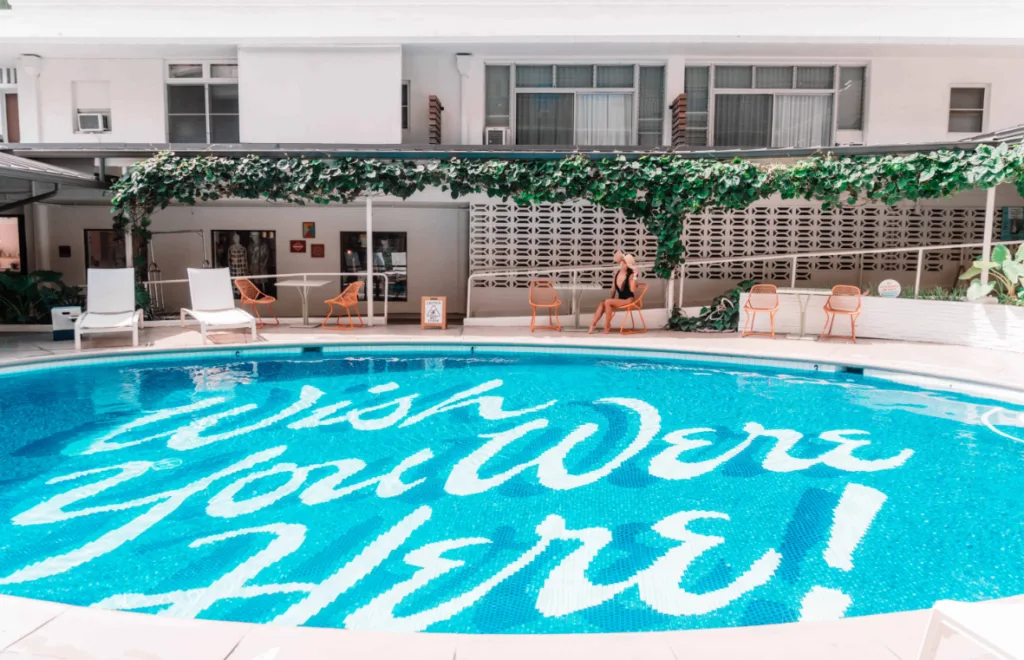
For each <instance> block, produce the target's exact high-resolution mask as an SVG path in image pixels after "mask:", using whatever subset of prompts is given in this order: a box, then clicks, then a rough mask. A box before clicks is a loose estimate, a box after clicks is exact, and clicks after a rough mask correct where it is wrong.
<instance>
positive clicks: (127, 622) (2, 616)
mask: <svg viewBox="0 0 1024 660" xmlns="http://www.w3.org/2000/svg"><path fill="white" fill-rule="evenodd" d="M424 341H439V342H458V343H512V344H531V345H538V346H550V347H555V346H588V347H607V348H643V349H659V350H682V351H688V352H694V353H703V354H720V355H748V356H751V355H752V356H758V357H762V358H769V359H776V360H778V359H789V360H793V359H799V360H811V361H814V362H820V363H828V364H846V365H855V366H861V367H866V368H874V369H883V370H900V371H907V372H912V373H916V374H924V375H934V376H945V377H952V378H956V379H964V380H969V381H974V382H976V383H989V384H996V385H1002V386H1007V387H1011V388H1014V389H1018V390H1021V391H1024V354H1017V353H1000V352H993V351H986V350H981V349H970V348H964V347H956V346H936V345H928V344H912V343H897V342H882V341H869V340H863V341H860V342H858V343H857V344H855V345H854V344H850V343H848V342H845V341H830V342H817V341H795V340H786V339H777V340H771V339H762V338H748V339H740V338H739V337H737V336H736V335H693V334H680V333H670V332H661V331H659V332H650V333H648V334H646V335H638V336H625V337H623V336H620V335H618V334H612V335H593V336H587V335H586V334H580V333H563V334H558V333H540V332H538V333H534V334H531V333H530V332H529V331H528V330H527V329H522V328H463V327H453V328H449V329H448V330H445V331H440V330H427V331H422V330H420V329H419V327H418V326H404V325H398V326H391V327H383V328H366V329H362V330H357V331H353V332H338V331H333V332H327V331H322V330H320V329H319V328H314V329H302V328H291V327H281V328H268V329H266V330H265V331H263V332H262V333H261V336H260V339H259V340H258V342H257V343H258V344H259V345H264V346H283V345H288V344H325V343H341V342H367V343H391V342H394V343H407V342H408V343H415V342H424ZM1022 342H1024V338H1022ZM125 343H126V342H125V341H124V338H123V337H118V336H112V337H107V338H103V339H97V340H94V341H87V342H86V343H85V350H84V351H83V354H87V355H97V354H101V353H113V354H123V353H124V352H127V351H134V350H138V351H147V350H174V349H182V348H188V349H196V348H199V347H200V346H201V341H200V336H199V332H198V330H197V329H195V328H192V327H189V328H181V327H179V326H177V325H165V326H158V327H152V328H147V329H146V330H145V331H144V332H143V334H142V343H143V345H142V346H140V347H139V348H138V349H132V348H131V347H130V346H128V347H125ZM248 343H249V339H248V336H247V335H245V334H243V333H241V332H232V333H224V334H220V335H214V336H213V344H214V346H220V347H223V346H240V345H246V344H248ZM75 355H76V353H75V351H74V345H73V343H72V342H54V341H52V340H51V339H50V337H49V336H48V335H46V334H28V333H0V365H2V364H5V363H6V364H10V363H16V362H25V361H34V360H39V359H43V360H48V359H61V358H73V357H75ZM926 621H927V613H926V612H904V613H899V614H890V615H881V616H872V617H861V618H854V619H848V620H844V621H836V622H825V623H797V624H785V625H777V626H762V627H751V628H738V629H737V628H733V629H720V630H695V631H684V632H676V633H650V634H621V635H579V636H550V635H548V636H545V635H534V636H526V635H524V636H487V635H477V636H473V635H446V634H421V635H418V634H391V633H361V632H352V631H345V630H334V629H313V628H279V627H274V626H256V625H248V624H237V623H222V622H212V621H191V620H176V619H171V618H168V617H157V616H147V615H139V614H129V613H121V612H108V611H100V610H93V609H83V608H75V607H67V606H64V605H58V604H52V603H41V602H38V601H26V600H23V599H19V598H12V597H4V596H0V660H11V659H13V658H21V659H26V660H27V659H29V658H63V659H68V660H79V659H82V660H84V659H86V658H146V659H169V658H175V659H177V658H181V659H183V660H185V659H187V660H206V659H210V660H220V659H223V658H229V659H230V660H292V659H295V660H316V659H318V658H325V659H326V658H345V659H346V660H348V659H353V660H361V659H363V658H366V659H371V658H372V659H391V658H401V659H402V660H419V659H423V660H428V659H431V660H432V659H434V658H436V659H437V660H504V659H506V658H507V659H509V660H513V659H515V660H519V659H521V658H531V659H532V660H545V659H547V658H552V659H554V658H557V659H558V660H575V659H577V658H578V659H580V660H584V659H586V660H603V659H613V658H614V659H617V660H629V659H634V658H635V659H636V660H684V659H685V660H691V659H694V660H696V659H711V658H715V659H718V658H730V659H731V658H757V659H758V660H775V659H778V660H783V659H785V660H812V659H813V660H818V659H835V660H847V659H849V660H854V659H857V660H860V659H864V660H883V659H884V660H892V659H894V658H896V659H901V660H912V659H914V658H916V657H917V650H918V645H919V644H920V641H921V639H922V637H923V635H924V629H925V625H926ZM984 657H988V656H986V655H984V654H983V653H982V652H981V651H980V649H978V648H977V647H975V646H973V645H972V644H971V643H970V642H968V641H966V640H964V639H963V638H951V639H949V640H947V641H946V642H944V644H943V646H942V647H941V648H940V655H939V658H940V659H941V660H965V659H968V658H984Z"/></svg>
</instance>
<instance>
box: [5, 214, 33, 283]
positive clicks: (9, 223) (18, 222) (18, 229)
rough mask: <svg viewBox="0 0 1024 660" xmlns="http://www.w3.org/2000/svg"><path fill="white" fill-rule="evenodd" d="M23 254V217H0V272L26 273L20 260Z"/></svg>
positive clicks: (26, 270) (26, 269) (23, 263)
mask: <svg viewBox="0 0 1024 660" xmlns="http://www.w3.org/2000/svg"><path fill="white" fill-rule="evenodd" d="M24 253H25V217H24V216H3V217H0V272H3V271H16V272H20V273H27V272H28V268H26V267H25V262H24V261H23V260H22V255H23V254H24Z"/></svg>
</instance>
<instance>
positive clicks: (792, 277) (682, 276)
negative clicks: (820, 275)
mask: <svg viewBox="0 0 1024 660" xmlns="http://www.w3.org/2000/svg"><path fill="white" fill-rule="evenodd" d="M1020 243H1024V241H993V242H992V244H991V245H992V246H993V247H995V246H996V245H1017V244H1020ZM983 247H984V244H983V243H956V244H951V245H926V246H921V247H905V248H872V249H862V250H826V251H823V252H797V253H791V254H774V255H759V256H751V257H726V258H721V259H694V260H693V261H686V262H685V263H683V264H682V266H680V267H679V269H678V279H679V303H680V306H681V305H682V302H683V293H684V286H685V284H686V269H687V268H689V267H691V266H700V265H709V264H710V265H714V264H734V263H751V262H758V261H790V262H792V263H791V265H790V273H789V285H790V286H791V287H794V288H795V287H796V277H797V265H798V263H799V261H800V260H801V259H818V258H822V257H851V256H852V257H855V256H863V255H866V254H867V255H870V254H902V253H906V252H916V253H917V266H916V268H915V269H914V298H917V297H918V296H919V295H920V293H921V272H922V268H923V266H924V253H925V252H941V251H945V250H971V249H980V248H983ZM676 276H677V275H676V273H673V278H675V277H676ZM858 285H859V283H858Z"/></svg>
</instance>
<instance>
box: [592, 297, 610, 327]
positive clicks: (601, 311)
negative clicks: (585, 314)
mask: <svg viewBox="0 0 1024 660" xmlns="http://www.w3.org/2000/svg"><path fill="white" fill-rule="evenodd" d="M607 302H608V301H607V300H602V301H601V302H599V303H598V304H597V310H596V311H595V312H594V319H593V320H592V321H591V322H590V330H588V331H587V334H588V335H589V334H591V333H592V332H594V328H596V327H597V324H598V323H599V322H600V321H601V316H603V315H604V306H605V304H606V303H607Z"/></svg>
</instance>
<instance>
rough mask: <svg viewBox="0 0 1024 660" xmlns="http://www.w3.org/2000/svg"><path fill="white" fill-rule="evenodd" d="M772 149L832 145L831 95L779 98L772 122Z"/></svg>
mask: <svg viewBox="0 0 1024 660" xmlns="http://www.w3.org/2000/svg"><path fill="white" fill-rule="evenodd" d="M772 124H773V126H772V128H773V130H772V146H773V147H820V146H823V145H826V144H830V143H831V142H832V95H831V94H821V95H818V94H813V95H807V96H804V95H779V96H776V97H775V113H774V118H773V122H772Z"/></svg>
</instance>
